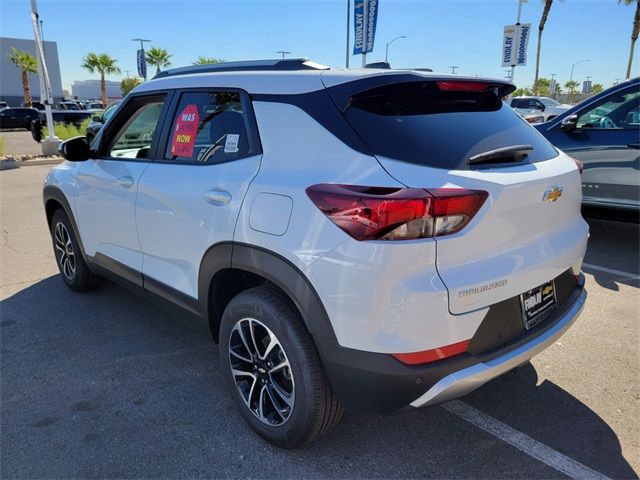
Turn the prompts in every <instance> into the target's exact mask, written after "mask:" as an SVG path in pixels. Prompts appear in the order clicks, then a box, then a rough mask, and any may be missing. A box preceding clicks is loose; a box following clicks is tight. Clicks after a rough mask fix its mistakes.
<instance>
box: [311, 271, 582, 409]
mask: <svg viewBox="0 0 640 480" xmlns="http://www.w3.org/2000/svg"><path fill="white" fill-rule="evenodd" d="M586 298H587V292H586V291H585V290H584V277H582V278H581V281H580V282H579V283H578V284H577V285H576V287H575V289H574V290H573V291H572V292H571V294H570V295H569V298H568V299H567V301H566V302H564V304H563V305H562V307H561V308H559V309H558V310H557V311H556V312H555V313H554V314H553V316H552V317H550V318H548V319H547V320H545V321H544V322H543V323H541V324H539V325H537V326H535V327H534V328H532V329H531V330H529V331H526V333H525V334H524V335H520V336H518V337H514V338H512V339H511V340H510V341H508V342H507V343H506V344H504V345H502V346H499V347H497V348H490V349H489V350H484V351H483V352H475V353H470V352H467V353H463V354H461V355H457V356H455V357H451V358H448V359H444V360H440V361H437V362H434V363H431V364H427V365H406V364H403V363H401V362H399V361H397V360H396V359H394V358H393V357H392V356H391V355H388V354H381V353H371V352H365V351H361V350H354V349H349V348H344V347H340V346H339V345H337V344H336V343H335V340H331V339H326V338H316V345H317V347H318V350H319V353H320V355H321V357H322V361H323V365H324V367H325V371H326V373H327V376H328V377H329V380H330V382H331V385H332V387H333V389H334V390H335V392H336V394H337V395H338V397H339V398H340V400H341V401H342V403H343V405H344V406H345V408H347V410H352V411H357V412H360V413H375V414H388V413H395V412H398V411H401V410H405V409H410V408H411V407H423V406H427V405H433V404H436V403H439V402H444V401H446V400H450V399H452V398H456V397H459V396H462V395H465V394H467V393H469V392H471V391H472V390H474V389H476V388H478V387H480V386H481V385H483V384H484V383H486V382H488V381H489V380H491V379H493V378H495V377H498V376H500V375H502V374H503V373H505V372H507V371H509V370H511V369H513V368H515V367H517V366H519V365H521V364H523V363H525V362H527V361H528V360H529V359H531V358H532V357H534V356H535V355H537V354H538V353H540V352H541V351H542V350H544V349H545V348H547V347H548V346H550V345H551V344H553V343H554V342H555V341H556V340H557V339H558V338H559V337H560V336H562V334H563V333H564V332H565V331H567V330H568V329H569V327H571V325H572V324H573V323H574V322H575V321H576V319H577V318H578V316H579V315H580V312H581V311H582V308H583V307H584V304H585V301H586Z"/></svg>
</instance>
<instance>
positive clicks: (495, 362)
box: [410, 290, 587, 407]
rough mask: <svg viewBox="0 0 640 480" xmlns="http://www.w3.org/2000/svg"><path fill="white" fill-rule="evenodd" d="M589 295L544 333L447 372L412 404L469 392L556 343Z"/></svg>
mask: <svg viewBox="0 0 640 480" xmlns="http://www.w3.org/2000/svg"><path fill="white" fill-rule="evenodd" d="M586 299H587V292H586V290H583V291H582V292H581V293H580V296H579V297H578V299H577V300H576V301H575V303H574V304H573V305H572V306H571V308H570V309H569V310H568V311H567V312H566V313H564V315H562V316H561V317H560V319H559V320H558V321H557V322H556V323H555V324H554V325H553V327H551V328H549V329H548V330H547V331H545V332H544V333H542V334H540V335H539V336H537V337H535V338H534V339H533V340H530V341H528V342H527V343H525V344H523V345H520V346H519V347H516V348H514V349H513V350H511V351H509V352H507V353H505V354H503V355H500V356H499V357H496V358H494V359H492V360H488V361H486V362H480V363H477V364H476V365H473V366H471V367H467V368H464V369H462V370H460V371H458V372H455V373H452V374H449V375H447V376H446V377H444V378H443V379H442V380H440V381H438V382H437V383H436V384H435V385H434V386H433V387H431V388H430V389H429V390H427V391H426V392H425V393H424V394H422V395H421V396H420V397H419V398H417V399H415V400H414V401H413V402H411V404H410V405H411V406H412V407H424V406H427V405H433V404H436V403H440V402H444V401H447V400H451V399H452V398H457V397H460V396H462V395H466V394H467V393H469V392H471V391H473V390H475V389H476V388H478V387H480V386H482V385H483V384H485V383H486V382H488V381H489V380H492V379H494V378H496V377H498V376H500V375H502V374H503V373H506V372H508V371H509V370H511V369H513V368H515V367H517V366H519V365H522V364H523V363H525V362H527V361H528V360H529V359H531V358H532V357H534V356H535V355H537V354H538V353H540V352H541V351H543V350H544V349H545V348H547V347H548V346H550V345H552V344H553V343H554V342H555V341H556V340H557V339H558V338H560V337H561V336H562V335H563V334H564V332H566V331H567V330H568V329H569V327H570V326H571V325H573V323H574V322H575V321H576V319H577V318H578V316H579V315H580V312H582V308H583V307H584V304H585V301H586Z"/></svg>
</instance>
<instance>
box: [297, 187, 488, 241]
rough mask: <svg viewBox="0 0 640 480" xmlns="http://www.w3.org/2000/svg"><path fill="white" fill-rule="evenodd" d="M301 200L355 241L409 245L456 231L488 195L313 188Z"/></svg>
mask: <svg viewBox="0 0 640 480" xmlns="http://www.w3.org/2000/svg"><path fill="white" fill-rule="evenodd" d="M307 195H308V196H309V198H310V199H311V201H312V202H313V203H315V205H316V206H317V207H318V208H319V209H320V210H321V211H322V212H323V213H324V214H325V215H326V216H327V217H329V219H330V220H331V221H332V222H333V223H335V224H336V225H337V226H339V227H340V228H341V229H342V230H344V231H345V232H347V233H348V234H349V235H351V236H352V237H353V238H355V239H356V240H415V239H417V238H427V237H435V236H442V235H449V234H452V233H455V232H458V231H460V230H461V229H462V228H464V226H465V225H466V224H467V223H469V221H470V220H471V219H472V218H473V216H474V215H475V214H476V213H477V212H478V210H480V207H482V204H483V203H484V202H485V200H486V199H487V196H488V193H487V192H484V191H481V190H466V189H462V188H435V189H428V190H423V189H419V188H389V187H362V186H353V185H333V184H318V185H313V186H311V187H309V188H307Z"/></svg>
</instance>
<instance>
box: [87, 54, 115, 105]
mask: <svg viewBox="0 0 640 480" xmlns="http://www.w3.org/2000/svg"><path fill="white" fill-rule="evenodd" d="M116 63H118V61H117V60H116V59H115V58H111V57H110V56H109V55H107V54H106V53H100V54H97V53H87V56H86V57H84V58H83V59H82V68H86V69H87V70H89V71H90V72H91V73H96V72H98V73H100V94H101V97H102V105H106V104H107V84H106V82H105V80H104V76H105V74H112V73H120V68H119V67H118V66H117V65H116Z"/></svg>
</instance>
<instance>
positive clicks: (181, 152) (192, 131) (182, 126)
mask: <svg viewBox="0 0 640 480" xmlns="http://www.w3.org/2000/svg"><path fill="white" fill-rule="evenodd" d="M199 122H200V116H199V115H198V106H197V105H196V104H194V103H190V104H189V105H187V106H186V107H184V109H183V110H182V111H181V112H180V113H179V114H178V118H177V119H176V126H175V127H174V129H173V140H172V141H171V155H173V156H176V157H192V156H193V147H194V145H195V143H196V135H197V134H198V123H199Z"/></svg>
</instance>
